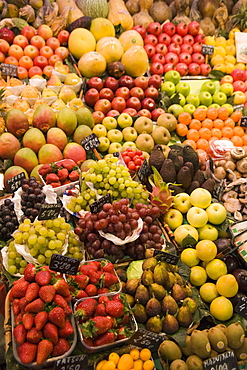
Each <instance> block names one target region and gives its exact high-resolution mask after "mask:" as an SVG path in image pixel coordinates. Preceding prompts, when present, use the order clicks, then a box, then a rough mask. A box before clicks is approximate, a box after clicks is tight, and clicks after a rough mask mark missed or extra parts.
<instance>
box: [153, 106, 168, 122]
mask: <svg viewBox="0 0 247 370" xmlns="http://www.w3.org/2000/svg"><path fill="white" fill-rule="evenodd" d="M163 113H165V111H164V109H162V108H155V109H154V110H152V112H151V116H152V120H153V121H157V119H158V117H159V116H160V115H161V114H163Z"/></svg>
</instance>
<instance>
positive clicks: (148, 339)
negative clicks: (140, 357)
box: [128, 328, 165, 353]
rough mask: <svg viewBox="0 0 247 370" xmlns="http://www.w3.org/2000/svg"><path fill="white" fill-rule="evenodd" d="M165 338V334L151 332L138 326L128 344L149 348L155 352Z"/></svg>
mask: <svg viewBox="0 0 247 370" xmlns="http://www.w3.org/2000/svg"><path fill="white" fill-rule="evenodd" d="M164 340H165V334H162V333H160V334H157V333H152V332H151V331H148V330H145V329H141V328H139V329H138V331H137V332H136V333H135V334H134V335H133V337H131V338H130V340H129V341H128V344H133V345H134V346H138V347H143V348H149V349H150V351H151V352H152V353H153V352H157V351H158V348H159V346H160V344H161V343H162V342H163V341H164Z"/></svg>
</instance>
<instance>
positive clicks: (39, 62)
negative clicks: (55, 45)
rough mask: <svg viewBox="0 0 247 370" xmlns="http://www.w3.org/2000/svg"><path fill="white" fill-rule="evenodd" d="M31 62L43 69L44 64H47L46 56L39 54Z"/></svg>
mask: <svg viewBox="0 0 247 370" xmlns="http://www.w3.org/2000/svg"><path fill="white" fill-rule="evenodd" d="M33 64H34V65H35V66H38V67H40V68H41V69H44V68H45V67H46V66H48V60H47V59H46V57H43V56H42V55H39V56H37V57H36V58H34V60H33Z"/></svg>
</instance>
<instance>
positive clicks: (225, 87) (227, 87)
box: [220, 82, 234, 96]
mask: <svg viewBox="0 0 247 370" xmlns="http://www.w3.org/2000/svg"><path fill="white" fill-rule="evenodd" d="M233 91H234V89H233V85H232V84H230V83H229V82H226V83H224V84H222V85H220V92H223V93H224V94H226V96H231V95H232V94H233Z"/></svg>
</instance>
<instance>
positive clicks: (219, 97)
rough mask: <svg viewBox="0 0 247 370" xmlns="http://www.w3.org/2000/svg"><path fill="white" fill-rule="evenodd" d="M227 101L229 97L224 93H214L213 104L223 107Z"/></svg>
mask: <svg viewBox="0 0 247 370" xmlns="http://www.w3.org/2000/svg"><path fill="white" fill-rule="evenodd" d="M226 101H227V96H226V94H224V93H223V92H220V91H218V92H216V93H214V95H213V102H214V103H216V104H219V105H223V104H225V103H226Z"/></svg>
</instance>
